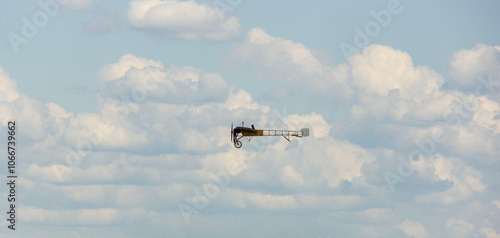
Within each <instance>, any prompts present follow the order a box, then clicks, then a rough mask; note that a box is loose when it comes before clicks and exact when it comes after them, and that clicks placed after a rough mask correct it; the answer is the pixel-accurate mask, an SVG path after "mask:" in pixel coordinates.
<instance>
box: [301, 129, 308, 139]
mask: <svg viewBox="0 0 500 238" xmlns="http://www.w3.org/2000/svg"><path fill="white" fill-rule="evenodd" d="M300 132H302V137H308V136H309V128H302V129H300Z"/></svg>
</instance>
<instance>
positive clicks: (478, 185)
mask: <svg viewBox="0 0 500 238" xmlns="http://www.w3.org/2000/svg"><path fill="white" fill-rule="evenodd" d="M413 167H414V168H415V169H416V170H417V171H419V172H420V173H421V174H422V176H424V177H425V178H426V179H430V180H433V181H436V180H442V181H449V182H452V187H451V188H449V189H447V190H446V191H443V192H435V193H430V194H422V195H418V196H417V198H416V201H417V202H418V203H424V204H425V203H431V204H441V205H445V206H448V205H452V204H454V203H456V202H459V201H467V200H470V199H471V198H473V197H474V195H475V194H481V193H483V192H484V191H485V190H486V185H484V183H483V181H482V180H481V177H482V174H481V173H480V172H478V171H476V170H475V169H473V168H472V167H470V166H467V165H464V164H463V162H462V161H461V160H459V159H456V158H446V157H443V156H442V155H436V156H433V157H431V158H429V159H427V160H420V161H418V162H417V163H416V164H414V166H413ZM426 170H427V171H426ZM428 170H430V171H431V172H430V173H429V172H428ZM432 171H433V173H432Z"/></svg>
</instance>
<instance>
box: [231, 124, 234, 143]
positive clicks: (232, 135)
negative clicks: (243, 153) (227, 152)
mask: <svg viewBox="0 0 500 238" xmlns="http://www.w3.org/2000/svg"><path fill="white" fill-rule="evenodd" d="M233 133H234V131H233V123H231V142H234V134H233Z"/></svg>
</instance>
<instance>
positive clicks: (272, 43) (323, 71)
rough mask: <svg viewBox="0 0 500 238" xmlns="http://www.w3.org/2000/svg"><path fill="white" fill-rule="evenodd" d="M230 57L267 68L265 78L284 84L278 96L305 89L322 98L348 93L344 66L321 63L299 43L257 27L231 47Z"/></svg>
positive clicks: (347, 95) (297, 93)
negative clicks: (268, 72)
mask: <svg viewBox="0 0 500 238" xmlns="http://www.w3.org/2000/svg"><path fill="white" fill-rule="evenodd" d="M232 57H234V58H236V59H237V60H242V61H245V62H249V63H251V64H252V65H253V66H254V67H257V68H258V69H259V71H261V70H262V68H264V69H266V70H267V69H270V70H271V72H273V75H271V76H269V77H266V80H272V81H276V82H279V83H280V84H281V85H282V86H286V87H285V88H284V89H285V90H284V91H283V90H282V91H283V92H282V93H281V94H282V96H280V98H276V99H279V100H283V99H284V98H285V97H294V96H300V95H302V94H303V93H305V92H306V91H307V90H309V89H312V90H314V93H315V94H317V95H316V96H321V98H322V99H325V98H328V99H342V100H345V99H346V98H349V97H350V96H351V95H352V90H351V88H350V85H349V82H348V75H349V72H348V70H349V69H348V67H346V66H345V65H340V66H338V67H336V68H332V67H330V66H328V65H324V64H323V63H321V62H320V61H319V60H318V59H317V58H316V57H315V56H314V54H313V53H312V51H311V50H309V49H307V48H306V47H305V46H304V45H303V44H301V43H297V42H293V41H291V40H287V39H283V38H280V37H274V36H271V35H269V34H268V33H267V32H265V31H264V30H263V29H261V28H258V27H257V28H253V29H251V30H250V31H249V32H248V33H247V37H246V39H245V41H243V42H242V43H239V44H236V45H235V46H234V47H233V50H232ZM273 92H274V90H273ZM271 96H276V95H271Z"/></svg>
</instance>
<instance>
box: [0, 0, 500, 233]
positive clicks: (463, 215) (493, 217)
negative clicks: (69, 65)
mask: <svg viewBox="0 0 500 238" xmlns="http://www.w3.org/2000/svg"><path fill="white" fill-rule="evenodd" d="M153 2H154V1H150V3H153ZM136 4H138V3H136ZM169 4H174V3H173V2H171V3H169ZM190 4H195V3H194V2H190ZM160 5H161V4H160ZM174 5H175V4H174ZM137 6H139V5H137ZM169 6H170V5H169ZM169 6H167V7H169ZM197 6H203V5H197ZM163 7H165V6H162V7H160V9H163ZM147 8H148V9H151V8H153V9H154V7H150V6H147ZM154 11H159V10H154ZM245 49H247V50H248V49H251V50H253V52H255V53H254V54H253V55H252V54H251V52H246V51H245ZM233 51H234V52H233V53H237V54H236V55H238V54H239V55H240V56H241V57H242V58H241V59H244V60H247V61H249V62H251V63H253V64H255V65H256V66H258V67H264V68H273V69H276V70H277V71H276V72H278V71H279V73H284V74H287V75H290V76H291V77H290V78H289V79H279V80H281V81H279V82H282V83H284V82H288V83H293V84H296V85H293V86H290V87H291V88H293V87H296V88H301V87H309V89H310V90H312V91H313V92H318V93H315V94H313V95H312V97H315V99H310V100H318V99H324V98H325V97H330V98H333V97H337V96H339V95H333V96H328V95H327V94H322V93H321V92H330V93H331V92H336V91H330V89H331V90H334V88H339V87H340V88H343V89H342V90H344V89H346V90H348V91H350V93H347V94H343V96H340V97H339V98H342V100H344V102H345V101H349V102H350V103H352V106H351V107H350V108H344V109H345V111H342V114H341V115H342V116H339V118H338V119H337V120H336V121H332V120H331V119H329V118H327V117H326V116H325V113H323V112H316V111H314V110H313V109H311V111H310V112H308V113H303V114H296V113H292V114H287V113H286V112H279V111H277V110H276V109H275V108H272V107H270V106H268V105H265V104H264V103H263V102H262V101H260V100H257V98H256V97H255V96H254V95H252V94H251V93H250V92H247V91H245V90H240V89H237V88H235V86H232V85H230V84H229V83H228V82H226V80H225V79H224V77H223V76H222V75H220V74H218V73H214V72H206V71H205V70H203V69H200V68H195V67H191V66H175V65H170V66H165V65H164V64H163V63H162V62H160V61H158V60H154V59H148V58H144V57H140V56H136V55H132V54H127V55H124V56H122V57H121V58H119V59H117V61H116V62H114V63H112V64H109V65H105V66H103V67H102V69H101V70H100V71H99V73H98V79H99V86H100V87H101V90H100V92H99V94H98V95H96V97H97V101H98V107H97V108H96V112H95V113H74V112H72V111H71V110H68V109H65V108H63V107H61V106H60V105H57V104H55V103H42V102H40V101H39V100H35V99H30V98H28V97H26V96H25V95H22V94H21V93H19V92H18V91H17V87H16V83H15V81H14V80H13V79H11V78H10V77H9V76H8V75H7V74H6V73H5V72H4V71H3V70H0V82H1V83H2V85H3V87H1V88H0V95H1V97H0V112H2V113H1V114H0V119H1V121H2V122H6V120H9V118H20V119H23V120H24V122H23V123H22V124H21V125H22V128H23V129H22V130H21V133H24V134H23V136H22V138H25V139H24V140H23V143H24V144H23V154H24V156H25V158H26V159H25V160H24V161H23V166H22V174H23V176H24V177H23V178H24V179H22V180H21V181H22V183H21V184H20V186H22V189H21V190H20V191H21V192H22V194H21V195H20V196H21V197H24V198H25V199H24V200H23V202H24V203H23V205H25V206H24V208H23V209H24V210H21V214H25V215H26V216H29V218H27V220H26V222H27V224H28V225H34V226H39V225H44V224H49V223H50V224H58V225H61V226H78V225H79V224H84V225H86V226H96V227H99V226H106V228H107V227H108V226H117V225H122V224H123V225H127V226H134V224H139V225H137V226H141V228H140V229H144V227H142V225H143V224H145V223H148V224H149V223H151V224H154V226H153V225H151V226H150V227H149V228H151V229H159V231H161V232H162V234H163V233H165V232H163V231H164V230H163V229H164V226H160V224H163V223H165V224H167V225H169V226H172V227H174V228H175V227H178V226H181V225H184V221H183V218H182V215H181V214H180V212H179V210H178V205H179V204H181V203H183V204H187V205H189V206H192V207H194V205H193V201H200V198H201V197H202V196H204V197H205V198H207V199H208V200H209V203H208V205H207V206H206V208H203V209H197V208H196V209H197V211H198V213H197V214H194V215H193V217H194V216H196V218H194V219H192V220H193V223H194V222H195V221H196V219H198V221H202V222H209V224H211V225H213V224H216V225H220V224H225V223H227V218H226V217H227V216H231V217H232V218H234V219H233V220H236V221H242V224H245V225H242V227H247V226H248V225H249V224H254V223H251V221H253V222H255V219H256V217H257V219H259V221H260V220H262V219H270V218H268V217H269V216H272V217H276V219H277V220H279V221H286V222H289V223H290V224H295V225H296V224H298V223H296V222H297V221H295V220H293V219H292V218H290V216H289V214H290V213H294V214H297V217H300V221H303V219H305V220H306V221H314V224H318V225H316V227H315V228H320V229H322V230H325V231H327V230H329V229H332V224H333V226H335V227H336V228H339V229H340V231H341V233H342V232H343V233H342V234H352V236H355V237H367V236H373V237H382V236H384V237H387V236H391V235H393V236H398V235H402V234H403V233H404V235H406V236H408V237H428V236H439V235H443V234H444V235H449V236H458V235H463V236H469V235H475V234H482V235H484V236H486V237H496V236H498V233H497V231H496V230H494V229H492V228H489V227H493V226H491V225H490V224H489V221H491V223H494V222H496V221H498V219H499V217H498V215H497V213H492V212H490V211H489V209H492V208H493V209H497V207H499V206H500V205H499V204H500V202H499V201H498V200H493V201H491V199H486V200H484V197H486V198H492V197H493V198H494V197H496V195H497V193H498V192H497V191H496V190H494V189H491V188H494V187H495V184H494V183H492V182H491V181H496V180H495V178H496V177H497V171H496V170H495V169H494V168H495V166H496V165H497V163H498V158H499V157H498V155H499V149H498V144H499V143H498V142H499V141H500V138H499V134H500V131H499V129H498V128H499V126H500V121H499V120H500V119H499V117H498V113H499V112H500V106H499V104H498V102H497V101H495V100H494V99H492V98H489V97H487V96H486V95H475V94H473V93H467V92H465V91H460V90H450V89H448V90H443V89H442V84H443V82H444V79H445V78H447V77H446V76H442V75H439V74H436V73H435V72H434V71H432V70H431V69H429V68H427V67H422V66H415V65H413V62H412V59H411V57H410V56H409V55H408V54H407V53H405V52H402V51H399V50H396V49H392V48H390V47H387V46H381V45H372V46H369V47H367V48H365V50H364V51H363V52H362V53H360V54H355V55H353V56H352V57H351V58H350V61H349V63H348V64H343V65H340V66H337V67H330V66H328V65H325V64H323V63H321V62H320V61H318V60H317V59H316V58H315V57H314V55H313V54H311V50H309V49H307V48H306V47H305V46H304V45H302V44H300V43H296V42H292V41H289V40H286V39H282V38H279V37H273V36H270V35H269V34H267V33H266V32H265V31H263V30H262V29H258V28H256V29H253V30H251V31H250V32H249V34H248V36H247V39H245V40H244V41H243V42H242V43H241V44H239V45H237V46H235V48H234V49H233ZM457 65H458V64H457ZM457 67H459V66H457ZM0 69H1V68H0ZM478 74H480V73H478ZM296 75H300V77H294V76H296ZM286 80H290V81H286ZM308 80H309V81H308ZM288 83H287V84H288ZM287 84H285V85H287ZM321 90H323V91H321ZM351 99H352V101H350V100H351ZM464 101H465V102H467V104H466V103H464ZM455 104H458V105H459V106H461V109H462V110H463V111H459V110H458V109H457V107H456V106H454V105H455ZM447 110H450V111H447ZM443 114H446V115H448V117H445V118H443ZM28 119H29V120H28ZM240 121H245V122H247V123H252V124H255V125H256V127H262V128H269V129H274V128H276V129H300V128H303V127H307V128H310V129H311V135H310V137H307V138H302V139H293V140H292V142H291V143H290V142H287V141H285V140H283V139H282V138H253V139H252V141H250V142H248V141H243V143H244V145H243V148H241V149H239V150H238V149H235V148H233V147H232V145H231V142H230V141H229V128H228V126H229V124H230V123H233V122H234V123H237V122H240ZM3 125H5V123H3ZM438 131H440V132H442V133H443V134H444V135H445V136H446V138H447V139H446V140H444V142H436V141H435V142H434V147H431V146H430V144H425V146H426V147H424V148H425V149H427V150H426V151H427V152H428V151H430V152H429V153H428V154H426V153H425V152H422V153H421V154H420V157H418V158H413V159H412V160H411V161H409V162H408V163H409V164H410V166H411V168H412V169H413V170H414V172H413V174H412V175H410V176H404V178H403V177H402V180H401V181H400V182H401V183H402V185H401V186H400V187H397V189H396V191H395V192H393V193H390V192H389V189H388V186H387V184H386V182H385V181H384V178H383V175H384V172H386V171H393V172H394V173H399V171H398V165H399V163H400V161H398V160H396V159H394V160H392V159H393V158H395V157H397V156H398V155H408V153H409V152H411V151H412V150H415V149H416V148H418V149H420V150H423V149H422V141H423V140H425V139H432V138H434V137H433V135H435V133H436V132H438ZM367 141H368V142H367ZM426 142H427V143H429V141H428V140H427V141H426ZM419 145H420V146H419ZM431 148H432V150H431ZM404 159H405V160H407V159H408V156H405V158H404ZM395 161H397V162H395ZM231 163H235V164H237V165H238V168H239V169H240V170H239V171H238V173H236V174H234V175H228V179H227V184H226V185H224V186H220V185H218V183H217V180H216V179H214V176H217V175H218V176H219V179H220V178H222V177H220V176H223V174H224V173H225V172H226V173H227V167H228V164H231ZM218 182H219V183H220V181H218ZM207 184H208V185H210V184H211V185H214V186H219V187H218V188H219V190H218V193H217V195H216V196H211V197H210V198H208V197H207V195H206V191H205V190H204V189H205V188H206V185H207ZM427 186H429V187H431V188H428V187H427ZM212 188H213V187H212ZM401 188H403V190H405V191H400V190H401ZM484 201H487V203H486V204H484ZM415 204H417V205H418V206H417V207H415ZM459 208H460V209H459ZM496 211H497V210H496ZM236 213H237V214H236ZM429 213H431V214H436V219H435V220H434V221H435V222H436V225H435V226H427V223H420V222H417V221H419V220H418V219H420V218H421V217H423V216H425V215H426V214H429ZM269 214H272V215H269ZM304 215H306V216H304ZM96 216H98V218H97V219H94V220H92V219H91V218H92V217H96ZM221 217H225V218H221ZM308 217H313V218H311V219H312V220H307V219H309V218H308ZM478 217H480V219H478ZM282 218H285V219H282ZM222 221H224V222H225V223H224V222H222ZM243 221H244V222H243ZM248 221H250V223H249V222H248ZM485 221H486V222H485ZM236 223H237V222H236ZM236 223H235V224H236ZM231 224H233V223H231ZM338 224H341V225H338ZM346 224H347V225H346ZM233 225H234V224H233ZM236 225H237V224H236ZM424 225H425V226H424ZM205 226H206V225H205ZM205 226H198V223H196V225H194V224H192V225H191V228H193V230H195V231H196V232H202V231H203V232H204V231H207V230H211V229H212V227H205ZM158 227H160V228H158ZM291 227H292V226H291ZM120 228H121V227H120ZM272 228H275V227H272ZM127 229H128V228H127ZM231 229H232V230H231ZM236 229H237V228H234V227H231V228H230V230H231V231H233V230H236ZM269 229H271V228H269ZM174 230H175V229H174ZM176 231H177V232H178V233H180V234H179V236H183V235H185V234H183V233H182V231H178V230H176ZM168 234H171V233H168ZM258 235H260V233H256V235H255V236H258ZM249 236H250V235H249Z"/></svg>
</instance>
